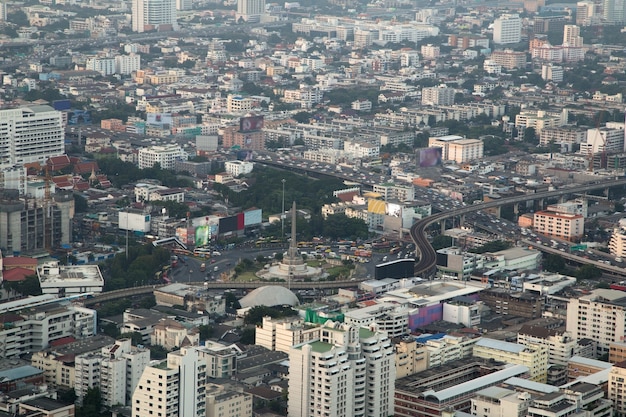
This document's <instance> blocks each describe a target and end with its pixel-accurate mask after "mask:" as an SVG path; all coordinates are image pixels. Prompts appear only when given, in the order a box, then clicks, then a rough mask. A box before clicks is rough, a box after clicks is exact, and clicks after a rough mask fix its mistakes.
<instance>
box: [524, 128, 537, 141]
mask: <svg viewBox="0 0 626 417" xmlns="http://www.w3.org/2000/svg"><path fill="white" fill-rule="evenodd" d="M524 142H526V143H530V144H532V145H537V144H539V138H538V137H537V133H536V131H535V128H534V127H527V128H526V130H524Z"/></svg>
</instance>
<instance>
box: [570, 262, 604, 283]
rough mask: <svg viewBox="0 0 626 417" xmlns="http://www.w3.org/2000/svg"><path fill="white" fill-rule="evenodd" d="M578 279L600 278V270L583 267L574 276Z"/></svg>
mask: <svg viewBox="0 0 626 417" xmlns="http://www.w3.org/2000/svg"><path fill="white" fill-rule="evenodd" d="M574 275H575V276H576V278H578V279H584V280H594V279H598V278H600V277H601V276H602V270H600V269H599V268H598V267H597V266H595V265H589V264H587V265H583V266H581V267H580V268H578V269H577V270H576V272H575V274H574Z"/></svg>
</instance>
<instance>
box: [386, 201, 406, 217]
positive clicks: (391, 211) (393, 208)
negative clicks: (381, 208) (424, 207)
mask: <svg viewBox="0 0 626 417" xmlns="http://www.w3.org/2000/svg"><path fill="white" fill-rule="evenodd" d="M385 214H386V215H387V216H391V217H400V216H401V215H402V206H401V205H400V204H395V203H387V207H386V209H385Z"/></svg>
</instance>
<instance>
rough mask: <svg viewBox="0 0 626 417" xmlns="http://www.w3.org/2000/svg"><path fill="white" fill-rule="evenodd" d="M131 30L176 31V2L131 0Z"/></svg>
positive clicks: (168, 0) (166, 0) (171, 0)
mask: <svg viewBox="0 0 626 417" xmlns="http://www.w3.org/2000/svg"><path fill="white" fill-rule="evenodd" d="M131 8H132V16H131V23H132V30H133V32H139V33H141V32H145V31H150V30H160V29H170V30H178V25H177V23H176V16H177V15H176V0H132V5H131Z"/></svg>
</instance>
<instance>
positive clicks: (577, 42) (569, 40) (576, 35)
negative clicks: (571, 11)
mask: <svg viewBox="0 0 626 417" xmlns="http://www.w3.org/2000/svg"><path fill="white" fill-rule="evenodd" d="M563 44H564V45H566V44H567V45H569V46H574V47H577V48H580V47H581V46H583V38H582V36H580V27H579V26H576V25H565V26H564V27H563Z"/></svg>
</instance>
